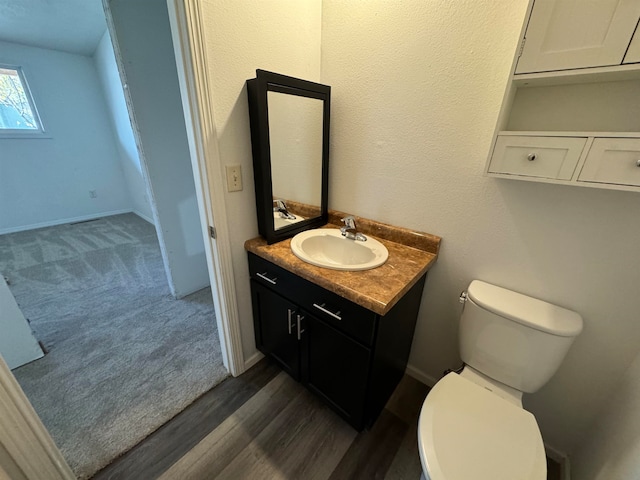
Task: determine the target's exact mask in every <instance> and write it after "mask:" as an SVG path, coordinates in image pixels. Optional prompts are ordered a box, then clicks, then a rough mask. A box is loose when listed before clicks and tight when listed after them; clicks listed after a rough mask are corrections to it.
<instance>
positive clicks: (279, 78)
mask: <svg viewBox="0 0 640 480" xmlns="http://www.w3.org/2000/svg"><path fill="white" fill-rule="evenodd" d="M330 92H331V87H329V86H327V85H321V84H318V83H313V82H309V81H306V80H301V79H298V78H293V77H287V76H285V75H279V74H276V73H272V72H266V71H264V70H257V71H256V78H254V79H251V80H247V94H248V98H249V116H250V122H251V144H252V151H253V168H254V180H255V190H256V210H257V213H258V230H259V232H260V234H261V235H262V236H263V237H265V238H266V239H267V242H268V243H275V242H278V241H280V240H284V239H285V238H289V237H291V236H293V235H295V234H296V233H299V232H301V231H303V230H308V229H310V228H316V227H319V226H322V225H324V224H326V223H327V218H328V214H327V191H328V185H327V183H328V170H329V168H328V167H329V163H328V160H329V114H330Z"/></svg>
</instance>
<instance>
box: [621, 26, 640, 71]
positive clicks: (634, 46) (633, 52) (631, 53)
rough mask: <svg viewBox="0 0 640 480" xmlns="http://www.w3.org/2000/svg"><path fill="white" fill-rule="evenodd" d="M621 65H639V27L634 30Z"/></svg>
mask: <svg viewBox="0 0 640 480" xmlns="http://www.w3.org/2000/svg"><path fill="white" fill-rule="evenodd" d="M623 63H640V25H639V26H638V28H636V33H635V34H634V35H633V39H632V40H631V44H630V45H629V50H627V54H626V55H625V56H624V62H623Z"/></svg>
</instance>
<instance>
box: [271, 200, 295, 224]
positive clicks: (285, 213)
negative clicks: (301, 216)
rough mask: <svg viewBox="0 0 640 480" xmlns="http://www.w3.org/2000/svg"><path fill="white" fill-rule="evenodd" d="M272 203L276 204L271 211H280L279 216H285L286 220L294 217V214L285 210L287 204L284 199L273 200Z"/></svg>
mask: <svg viewBox="0 0 640 480" xmlns="http://www.w3.org/2000/svg"><path fill="white" fill-rule="evenodd" d="M273 203H275V204H276V206H275V207H273V211H274V212H278V213H280V218H286V219H288V220H295V219H296V216H295V215H294V214H292V213H289V210H287V204H286V203H284V200H274V201H273Z"/></svg>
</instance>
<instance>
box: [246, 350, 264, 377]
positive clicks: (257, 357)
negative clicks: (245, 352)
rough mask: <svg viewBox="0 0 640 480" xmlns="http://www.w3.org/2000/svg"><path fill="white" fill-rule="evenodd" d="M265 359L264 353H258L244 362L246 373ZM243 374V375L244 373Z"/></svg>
mask: <svg viewBox="0 0 640 480" xmlns="http://www.w3.org/2000/svg"><path fill="white" fill-rule="evenodd" d="M263 358H264V355H263V354H262V352H256V353H254V354H253V355H251V356H250V357H249V358H247V359H246V360H245V361H244V372H246V371H247V370H249V369H250V368H251V367H253V366H254V365H255V364H256V363H258V362H259V361H260V360H262V359H263ZM244 372H243V373H244Z"/></svg>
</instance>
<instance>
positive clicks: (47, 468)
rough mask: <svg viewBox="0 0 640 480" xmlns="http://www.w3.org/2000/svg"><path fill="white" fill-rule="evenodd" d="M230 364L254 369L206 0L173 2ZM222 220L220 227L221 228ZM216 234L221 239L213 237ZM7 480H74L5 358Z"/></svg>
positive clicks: (0, 427) (1, 385) (3, 453)
mask: <svg viewBox="0 0 640 480" xmlns="http://www.w3.org/2000/svg"><path fill="white" fill-rule="evenodd" d="M167 6H168V10H169V19H170V22H171V34H172V37H173V43H174V50H175V55H176V64H177V67H178V77H179V81H180V89H181V92H182V103H183V110H184V115H185V122H186V126H187V134H188V137H189V149H190V151H191V163H192V165H193V174H194V179H195V183H196V194H197V200H198V206H199V209H200V219H201V226H202V232H203V236H204V238H205V252H206V256H207V263H208V269H209V277H210V279H211V283H212V289H215V294H214V295H217V300H216V299H214V305H215V312H216V321H217V323H218V329H219V332H220V335H219V336H220V343H221V347H222V354H223V361H224V365H225V367H226V368H227V369H228V370H229V371H230V373H231V374H232V375H233V376H238V375H240V374H242V373H243V372H244V371H245V370H246V368H247V364H246V363H245V359H244V354H243V350H242V339H241V334H240V319H239V316H238V306H237V300H236V288H235V283H234V278H235V277H234V275H233V265H232V255H231V245H230V239H229V228H228V223H227V212H226V207H225V201H224V183H223V177H222V173H221V172H222V163H221V159H220V154H219V148H218V137H217V134H216V128H215V123H214V118H213V105H212V99H211V96H210V95H209V92H210V91H211V90H210V89H209V85H210V82H209V79H208V74H207V71H208V69H207V67H206V56H205V51H206V49H205V43H204V27H203V25H202V16H201V12H200V2H199V0H167ZM214 219H215V222H214ZM209 227H215V230H214V231H215V238H211V237H210V236H209ZM0 477H3V478H4V477H8V478H11V479H16V480H17V479H20V480H23V479H24V480H38V479H41V478H47V479H51V480H74V479H75V475H74V474H73V472H72V471H71V469H70V467H69V466H68V464H67V462H66V461H65V459H64V457H63V456H62V453H61V452H60V450H59V449H58V447H57V446H56V445H55V443H54V441H53V439H52V438H51V436H50V434H49V432H48V431H47V429H46V428H45V426H44V425H43V424H42V421H41V420H40V418H39V417H38V414H37V413H36V412H35V410H34V409H33V407H32V405H31V403H30V402H29V400H28V399H27V397H26V396H25V394H24V392H23V391H22V389H21V388H20V385H19V384H18V382H17V380H16V379H15V377H14V376H13V374H12V373H11V371H10V370H9V368H8V366H7V365H6V363H5V362H4V360H3V359H2V356H0Z"/></svg>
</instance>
